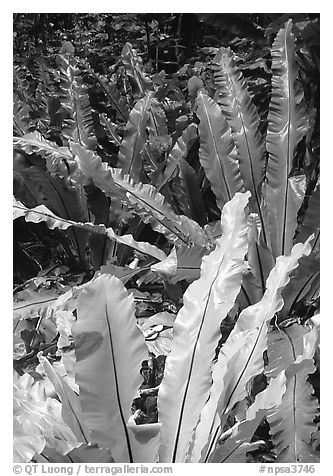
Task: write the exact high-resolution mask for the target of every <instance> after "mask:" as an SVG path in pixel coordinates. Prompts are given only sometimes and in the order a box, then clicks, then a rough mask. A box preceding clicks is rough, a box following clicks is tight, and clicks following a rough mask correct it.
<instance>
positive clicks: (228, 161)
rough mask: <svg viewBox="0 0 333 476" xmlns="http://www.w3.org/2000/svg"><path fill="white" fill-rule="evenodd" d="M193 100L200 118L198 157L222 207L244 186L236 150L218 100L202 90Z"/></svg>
mask: <svg viewBox="0 0 333 476" xmlns="http://www.w3.org/2000/svg"><path fill="white" fill-rule="evenodd" d="M196 101H197V110H196V113H197V115H198V117H199V119H200V124H199V134H200V150H199V159H200V162H201V165H202V166H203V168H204V169H205V173H206V176H207V178H208V180H209V181H210V183H211V187H212V190H213V192H214V194H215V196H216V202H217V205H218V206H219V208H220V209H221V210H222V208H223V206H224V204H225V203H226V202H227V201H229V200H231V199H232V197H233V196H234V195H235V193H236V192H242V191H243V190H244V184H243V180H242V178H241V175H240V170H239V162H238V160H237V153H236V150H235V146H234V143H233V139H232V136H231V130H230V127H229V124H228V122H227V120H226V119H225V117H224V116H223V115H222V112H221V109H220V107H219V106H218V104H216V102H215V101H214V100H213V99H211V98H210V97H209V96H207V94H205V93H203V91H200V92H199V94H198V96H197V100H196Z"/></svg>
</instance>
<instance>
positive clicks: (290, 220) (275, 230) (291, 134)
mask: <svg viewBox="0 0 333 476" xmlns="http://www.w3.org/2000/svg"><path fill="white" fill-rule="evenodd" d="M291 29H292V21H291V20H289V21H288V22H287V23H286V25H285V27H284V28H282V29H281V30H280V31H279V33H278V34H277V37H276V39H275V41H274V44H273V47H272V59H273V62H272V71H273V77H272V96H271V102H270V106H269V113H268V129H267V138H266V143H267V151H268V154H269V160H268V164H267V170H266V179H267V183H266V185H265V188H264V190H265V198H266V202H267V206H268V217H269V227H270V238H271V244H272V251H273V255H274V256H275V257H276V256H279V255H281V254H286V253H289V252H290V250H291V248H292V244H293V238H294V234H295V230H296V226H297V212H298V210H299V208H300V206H301V204H302V201H303V198H304V194H305V187H306V180H305V176H304V175H303V174H300V175H294V176H292V175H291V172H292V170H293V166H294V163H293V160H294V155H295V152H296V147H297V144H298V143H299V142H300V140H301V139H302V137H303V136H304V135H305V133H306V131H307V128H308V118H307V115H306V112H305V108H304V105H303V104H302V97H303V94H301V92H300V91H299V90H297V89H296V78H297V68H296V63H295V57H294V56H295V38H294V35H293V34H292V31H291Z"/></svg>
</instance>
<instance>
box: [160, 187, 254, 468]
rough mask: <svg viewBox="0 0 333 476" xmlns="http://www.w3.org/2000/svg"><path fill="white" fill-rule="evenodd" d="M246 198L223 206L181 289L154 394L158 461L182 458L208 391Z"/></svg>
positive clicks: (234, 290) (243, 235) (232, 290)
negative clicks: (191, 278)
mask: <svg viewBox="0 0 333 476" xmlns="http://www.w3.org/2000/svg"><path fill="white" fill-rule="evenodd" d="M248 198H249V193H245V194H236V195H235V196H234V198H233V200H231V201H230V202H228V203H227V204H226V205H225V207H224V209H223V213H222V219H221V222H222V230H223V234H222V238H220V239H219V240H218V241H217V245H216V248H215V250H214V251H213V252H211V253H210V254H209V255H208V256H207V257H204V258H203V261H202V265H201V276H200V279H199V280H197V281H195V282H194V283H192V284H191V285H190V286H189V288H188V289H187V291H186V293H185V294H184V306H183V308H182V309H181V310H180V311H179V313H178V316H177V318H176V321H175V325H174V342H173V348H172V351H171V353H170V354H169V355H168V357H167V360H166V366H165V371H164V377H163V381H162V383H161V387H160V391H159V395H158V409H159V418H160V421H161V422H162V425H163V426H162V432H161V448H160V461H161V462H179V461H184V459H185V456H186V453H187V451H188V445H189V443H190V440H191V436H192V433H193V430H194V428H195V427H196V425H197V422H198V419H199V415H200V410H201V408H202V406H203V405H204V403H205V401H206V400H207V398H208V395H209V388H210V382H211V366H212V360H213V357H214V348H215V345H216V344H217V341H218V338H219V334H220V323H221V321H222V320H223V319H224V318H225V317H226V315H227V313H228V312H229V310H230V309H231V308H232V306H233V304H234V300H235V299H236V296H237V294H238V292H239V290H240V286H241V281H242V271H243V268H244V255H245V253H246V251H247V246H248V243H247V226H246V219H245V212H244V208H245V206H246V204H247V201H248ZM170 408H172V409H173V411H172V414H170Z"/></svg>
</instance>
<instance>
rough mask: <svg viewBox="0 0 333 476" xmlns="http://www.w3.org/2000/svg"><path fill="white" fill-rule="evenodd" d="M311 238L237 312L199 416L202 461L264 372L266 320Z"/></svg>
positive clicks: (275, 309)
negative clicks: (252, 301)
mask: <svg viewBox="0 0 333 476" xmlns="http://www.w3.org/2000/svg"><path fill="white" fill-rule="evenodd" d="M311 238H312V237H310V238H309V239H308V240H307V241H306V242H305V243H304V244H301V243H298V244H297V245H295V246H294V247H293V250H292V252H291V254H290V255H288V256H279V257H278V259H277V260H276V264H275V267H274V268H273V269H272V271H271V272H270V274H269V277H268V279H267V282H266V291H265V294H264V296H263V297H262V299H261V300H260V301H259V302H257V303H256V304H254V305H252V306H249V307H247V308H246V309H244V310H243V311H242V312H241V313H240V315H239V318H238V320H237V322H236V324H235V327H234V329H233V330H232V332H231V334H230V335H229V337H228V339H227V341H226V342H225V344H223V345H222V348H221V351H220V355H219V357H218V360H217V362H216V364H215V365H214V368H213V374H212V377H213V384H212V387H211V391H210V399H209V400H208V402H207V404H206V407H205V408H204V409H203V412H202V415H201V419H202V421H203V422H204V424H203V428H202V429H201V430H200V431H203V432H204V434H205V435H207V436H209V437H210V438H209V444H208V445H206V447H205V448H204V450H203V451H204V452H203V459H204V461H207V460H208V458H209V455H210V454H211V452H212V450H213V449H214V447H215V445H216V442H217V441H218V438H219V435H220V433H221V425H222V426H223V424H224V422H225V419H226V416H227V414H228V412H229V411H230V410H231V409H232V408H233V406H234V405H235V404H236V403H237V402H239V401H241V400H243V399H244V398H245V396H246V385H247V384H248V382H249V381H250V379H251V378H253V377H254V376H256V375H259V374H260V373H262V371H263V370H264V360H263V353H264V351H265V350H266V349H267V331H268V324H269V321H270V320H271V319H272V318H273V317H274V315H275V313H276V312H278V311H279V310H280V309H281V308H282V306H283V300H282V297H281V291H282V289H283V288H284V286H285V285H286V284H287V283H288V282H289V275H290V273H291V272H292V271H293V270H294V269H295V268H296V267H297V266H298V262H299V260H300V258H301V257H302V256H303V255H308V254H309V253H310V252H311V246H310V243H309V242H310V239H311ZM217 416H218V418H216V417H217ZM198 431H199V430H198ZM201 442H202V443H203V444H205V442H206V438H203V437H201ZM201 449H202V448H200V450H201Z"/></svg>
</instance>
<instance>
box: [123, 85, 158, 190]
mask: <svg viewBox="0 0 333 476" xmlns="http://www.w3.org/2000/svg"><path fill="white" fill-rule="evenodd" d="M151 100H152V94H151V93H148V94H147V95H146V96H145V97H144V98H142V99H140V100H139V101H137V103H136V104H135V106H134V108H133V109H132V111H131V112H130V115H129V119H128V122H127V125H126V129H125V135H124V138H123V140H122V142H121V145H120V149H119V155H118V166H119V167H120V168H121V169H122V171H123V172H124V173H125V174H129V175H130V177H132V178H133V180H135V181H138V180H140V176H141V169H142V157H141V152H142V150H143V148H144V146H145V142H146V138H147V133H146V127H147V123H148V120H149V118H150V108H151Z"/></svg>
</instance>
